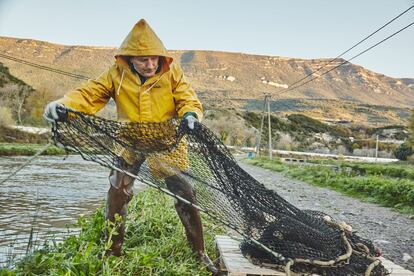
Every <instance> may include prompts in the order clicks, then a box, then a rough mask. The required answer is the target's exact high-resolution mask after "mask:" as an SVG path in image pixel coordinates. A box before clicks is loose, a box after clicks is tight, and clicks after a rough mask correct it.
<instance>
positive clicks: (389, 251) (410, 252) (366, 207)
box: [240, 163, 414, 271]
mask: <svg viewBox="0 0 414 276" xmlns="http://www.w3.org/2000/svg"><path fill="white" fill-rule="evenodd" d="M240 166H241V167H242V168H243V169H245V170H246V171H247V172H248V173H250V174H251V175H252V176H253V177H254V178H256V179H257V180H259V181H260V182H262V183H263V184H264V185H266V187H267V188H270V189H273V190H275V191H276V192H277V193H278V194H279V195H281V196H282V197H284V198H285V199H287V200H288V201H289V202H290V203H292V204H293V205H295V206H297V207H300V208H302V209H313V210H318V211H322V212H325V213H327V214H330V215H332V216H333V217H334V218H336V219H337V220H339V221H345V222H347V223H348V224H350V225H351V226H352V228H353V229H354V231H356V232H358V234H359V235H360V236H362V237H365V238H369V239H371V240H372V241H374V243H375V244H376V245H377V246H378V247H380V248H381V250H382V253H383V256H384V257H385V258H387V259H390V260H392V261H393V262H395V263H397V264H399V265H401V266H402V267H404V268H406V269H409V270H411V271H414V218H410V217H409V216H406V215H402V214H399V213H397V212H394V211H392V210H391V209H389V208H384V207H380V206H378V205H375V204H371V203H366V202H362V201H360V200H357V199H353V198H351V197H348V196H345V195H342V194H340V193H338V192H335V191H332V190H329V189H325V188H320V187H317V186H313V185H310V184H307V183H305V182H302V181H299V180H293V179H289V178H287V177H284V176H283V175H282V174H280V173H277V172H273V171H270V170H266V169H262V168H259V167H255V166H251V165H247V164H244V163H240Z"/></svg>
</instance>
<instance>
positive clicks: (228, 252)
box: [216, 236, 414, 276]
mask: <svg viewBox="0 0 414 276" xmlns="http://www.w3.org/2000/svg"><path fill="white" fill-rule="evenodd" d="M216 249H217V255H218V256H219V257H220V262H219V266H220V270H221V271H222V272H227V275H229V276H246V275H252V276H253V275H261V276H284V275H286V274H285V272H284V271H276V270H273V269H268V268H264V267H260V266H256V265H254V264H252V263H250V262H249V260H247V259H246V258H245V257H244V256H243V254H242V253H241V251H240V248H239V242H238V241H236V240H234V239H232V238H230V237H229V236H216ZM379 259H380V261H381V262H382V264H383V265H384V267H385V268H386V269H387V270H388V271H389V272H390V273H391V274H390V275H391V276H414V273H413V272H411V271H409V270H407V269H404V268H403V267H401V266H399V265H397V264H395V263H393V262H392V261H390V260H387V259H385V258H383V257H380V258H379ZM291 275H292V276H294V275H296V276H297V275H299V274H296V273H291Z"/></svg>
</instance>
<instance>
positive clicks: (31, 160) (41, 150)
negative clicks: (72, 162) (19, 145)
mask: <svg viewBox="0 0 414 276" xmlns="http://www.w3.org/2000/svg"><path fill="white" fill-rule="evenodd" d="M51 145H52V142H49V143H48V144H47V145H46V146H44V147H43V148H41V149H40V150H39V151H38V152H36V154H35V155H33V156H32V157H31V158H29V159H28V160H27V161H26V162H24V163H23V164H21V165H20V166H19V167H18V168H17V169H16V170H15V171H14V172H12V173H11V174H9V175H8V176H7V177H6V178H5V179H3V180H2V181H1V182H0V185H2V184H3V183H5V182H6V181H7V180H9V179H10V178H12V177H13V176H15V175H16V174H17V173H18V172H19V171H21V170H22V169H23V168H24V167H26V166H27V165H29V164H30V163H31V162H33V161H34V160H35V159H36V158H38V157H39V156H40V155H41V154H42V153H44V152H45V151H46V150H47V149H48V148H49V147H50V146H51Z"/></svg>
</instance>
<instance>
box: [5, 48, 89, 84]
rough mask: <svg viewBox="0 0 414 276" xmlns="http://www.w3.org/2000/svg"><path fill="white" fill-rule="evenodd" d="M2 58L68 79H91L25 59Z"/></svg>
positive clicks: (6, 56)
mask: <svg viewBox="0 0 414 276" xmlns="http://www.w3.org/2000/svg"><path fill="white" fill-rule="evenodd" d="M0 57H2V58H4V59H8V60H12V61H14V62H17V63H21V64H25V65H29V66H32V67H35V68H39V69H42V70H46V71H49V72H53V73H56V74H60V75H64V76H68V77H72V78H76V79H82V80H89V79H90V78H89V77H87V76H83V75H79V74H74V73H71V72H67V71H63V70H59V69H55V68H52V67H48V66H45V65H40V64H37V63H33V62H30V61H26V60H23V59H19V58H15V57H11V56H8V55H4V54H0Z"/></svg>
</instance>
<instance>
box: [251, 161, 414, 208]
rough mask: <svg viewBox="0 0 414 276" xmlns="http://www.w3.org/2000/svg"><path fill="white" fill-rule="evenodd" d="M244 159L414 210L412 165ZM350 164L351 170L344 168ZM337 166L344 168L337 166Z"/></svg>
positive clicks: (340, 190)
mask: <svg viewBox="0 0 414 276" xmlns="http://www.w3.org/2000/svg"><path fill="white" fill-rule="evenodd" d="M244 161H245V162H246V163H249V164H252V165H255V166H259V167H262V168H266V169H270V170H273V171H277V172H282V173H283V174H285V175H286V176H288V177H291V178H294V179H299V180H302V181H305V182H307V183H310V184H314V185H317V186H321V187H327V188H331V189H334V190H336V191H339V192H341V193H344V194H346V195H349V196H352V197H356V198H360V199H363V200H367V201H370V202H374V203H377V204H380V205H382V206H386V207H391V208H394V209H395V210H397V211H399V212H401V213H406V214H414V180H413V178H412V175H413V170H414V169H413V168H412V165H406V164H400V165H398V164H397V165H390V164H384V165H383V164H364V163H359V164H358V163H347V162H341V163H338V162H337V163H335V164H336V165H334V166H332V165H331V166H325V165H323V164H319V165H313V166H299V165H290V164H285V163H282V162H281V161H280V160H272V161H270V160H268V159H265V158H254V159H245V160H244ZM346 167H348V168H351V170H346V169H344V168H346ZM337 168H340V169H339V170H337ZM356 170H358V171H356ZM361 171H362V172H363V173H361Z"/></svg>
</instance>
